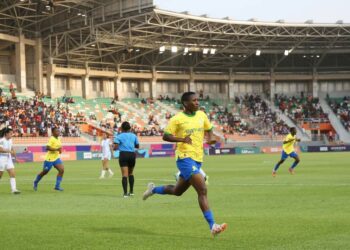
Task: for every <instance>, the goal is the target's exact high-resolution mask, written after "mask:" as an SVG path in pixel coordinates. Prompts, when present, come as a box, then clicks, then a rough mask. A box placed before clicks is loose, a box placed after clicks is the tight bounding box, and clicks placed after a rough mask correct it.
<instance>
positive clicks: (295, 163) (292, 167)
mask: <svg viewBox="0 0 350 250" xmlns="http://www.w3.org/2000/svg"><path fill="white" fill-rule="evenodd" d="M298 163H299V162H296V161H295V162H294V163H293V164H292V166H291V167H290V168H291V169H294V168H295V167H296V166H297V165H298Z"/></svg>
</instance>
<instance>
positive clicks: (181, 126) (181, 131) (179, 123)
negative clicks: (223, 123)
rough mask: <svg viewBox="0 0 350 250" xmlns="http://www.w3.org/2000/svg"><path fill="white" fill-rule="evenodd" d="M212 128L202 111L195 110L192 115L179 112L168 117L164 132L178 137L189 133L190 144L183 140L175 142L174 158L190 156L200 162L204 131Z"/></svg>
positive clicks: (183, 136) (201, 159)
mask: <svg viewBox="0 0 350 250" xmlns="http://www.w3.org/2000/svg"><path fill="white" fill-rule="evenodd" d="M212 129H213V125H212V124H211V123H210V121H209V119H208V117H207V115H206V114H205V113H204V112H203V111H197V112H196V113H195V114H193V115H189V114H185V113H184V112H181V113H178V114H177V115H175V116H174V117H172V118H171V119H170V121H169V124H168V126H167V127H166V128H165V130H164V133H165V134H169V135H173V136H175V137H178V138H185V137H186V136H188V135H190V138H191V140H192V144H187V143H183V142H178V143H177V144H176V158H179V159H183V158H192V159H193V160H195V161H198V162H202V161H203V140H204V132H205V131H210V130H212Z"/></svg>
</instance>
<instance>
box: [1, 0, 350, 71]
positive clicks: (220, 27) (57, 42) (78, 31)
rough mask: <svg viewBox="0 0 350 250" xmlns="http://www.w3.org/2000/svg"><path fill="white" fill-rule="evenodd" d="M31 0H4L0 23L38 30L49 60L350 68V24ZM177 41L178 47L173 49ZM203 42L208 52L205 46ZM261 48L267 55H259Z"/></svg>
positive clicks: (98, 1)
mask: <svg viewBox="0 0 350 250" xmlns="http://www.w3.org/2000/svg"><path fill="white" fill-rule="evenodd" d="M33 1H34V0H31V3H29V2H28V1H25V2H20V1H16V3H15V4H12V5H10V4H9V3H10V2H13V1H9V0H4V1H3V2H4V3H1V4H0V8H1V9H0V30H1V32H5V31H4V29H5V30H7V33H14V32H18V30H19V29H21V30H22V32H25V34H26V36H28V37H33V36H34V35H35V36H38V35H40V36H41V37H42V40H43V46H44V57H45V58H44V59H45V62H49V61H50V62H53V63H56V64H63V65H77V66H79V67H86V65H89V66H90V67H95V68H100V69H103V68H113V69H115V68H116V67H117V66H118V67H121V68H135V69H151V67H154V66H155V67H157V68H158V69H164V70H168V69H169V70H188V68H189V67H192V68H194V69H199V70H207V71H212V70H215V71H225V72H227V71H228V70H229V69H232V70H233V71H239V70H243V69H244V70H247V69H248V70H252V71H253V70H254V69H257V68H259V69H265V70H268V71H269V70H270V69H271V68H274V69H276V70H278V68H288V67H289V68H298V69H299V68H304V69H311V68H314V67H318V68H323V67H324V68H327V69H329V68H331V67H335V68H341V69H350V60H349V55H350V25H347V24H328V25H319V24H287V23H262V22H239V21H230V20H219V19H210V18H205V17H194V16H190V15H186V14H179V13H173V12H169V11H163V10H159V9H155V8H153V7H151V8H149V6H148V8H143V9H133V10H130V11H128V12H123V13H121V12H118V11H116V12H109V13H108V15H107V14H105V12H104V11H103V8H104V6H105V3H104V2H105V1H102V0H91V1H83V0H71V1H68V0H61V1H59V0H57V1H54V5H55V8H54V12H52V13H47V11H44V12H42V13H41V14H38V13H37V12H35V11H34V9H35V4H34V3H33ZM40 1H41V0H40ZM145 7H146V6H145ZM79 13H83V15H84V18H83V17H82V16H81V15H79ZM9 27H11V28H9ZM161 46H165V51H164V52H163V53H160V52H159V48H160V47H161ZM172 46H176V47H177V52H174V53H173V52H171V51H170V48H171V47H172ZM185 48H188V51H186V52H185ZM204 49H209V52H208V53H207V54H204V53H203V50H204ZM210 49H212V52H213V53H210ZM186 50H187V49H186ZM214 50H215V51H214ZM256 50H260V51H261V56H256V55H255V52H256ZM285 50H287V51H288V53H289V55H288V56H285V55H284V51H285ZM334 62H336V63H334Z"/></svg>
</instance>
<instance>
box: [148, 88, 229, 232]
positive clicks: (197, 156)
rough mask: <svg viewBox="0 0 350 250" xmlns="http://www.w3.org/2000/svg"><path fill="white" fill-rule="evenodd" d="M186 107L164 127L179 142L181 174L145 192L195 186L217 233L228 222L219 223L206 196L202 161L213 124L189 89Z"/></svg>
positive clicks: (175, 192) (211, 140)
mask: <svg viewBox="0 0 350 250" xmlns="http://www.w3.org/2000/svg"><path fill="white" fill-rule="evenodd" d="M181 102H182V105H183V107H184V111H183V112H180V113H178V114H177V115H175V116H174V117H173V118H171V119H170V122H169V124H168V126H167V127H166V128H165V133H164V136H163V140H165V141H168V142H176V165H177V168H178V169H179V171H180V178H179V179H178V181H177V183H176V185H175V186H174V185H167V186H158V187H155V185H154V184H153V183H149V184H148V188H147V190H146V191H145V193H144V194H143V199H144V200H146V199H147V198H148V197H150V196H152V195H153V194H169V195H176V196H180V195H182V194H183V193H184V192H185V191H186V190H187V189H188V188H189V187H190V186H192V187H193V188H194V189H195V190H196V192H197V195H198V202H199V206H200V208H201V210H202V212H203V215H204V217H205V219H206V220H207V222H208V224H209V228H210V230H211V233H212V234H213V235H214V236H215V235H217V234H219V233H221V232H223V231H224V230H225V229H226V227H227V224H226V223H223V224H221V225H219V224H216V223H215V221H214V216H213V213H212V212H211V210H210V208H209V204H208V198H207V187H206V184H205V181H204V177H203V175H202V174H201V173H200V169H201V166H202V162H203V140H204V134H205V133H207V134H208V143H209V144H214V143H215V142H216V140H215V138H214V134H213V125H212V124H211V123H210V122H209V119H208V117H207V115H206V114H205V113H203V112H202V111H199V110H198V107H199V102H198V98H197V96H196V94H195V93H194V92H186V93H184V94H183V95H182V97H181Z"/></svg>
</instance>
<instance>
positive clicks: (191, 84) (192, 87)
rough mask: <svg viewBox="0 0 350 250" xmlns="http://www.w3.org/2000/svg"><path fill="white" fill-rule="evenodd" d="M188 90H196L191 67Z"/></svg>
mask: <svg viewBox="0 0 350 250" xmlns="http://www.w3.org/2000/svg"><path fill="white" fill-rule="evenodd" d="M188 91H192V92H196V84H195V81H194V73H193V68H192V67H191V68H190V83H189V86H188Z"/></svg>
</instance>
